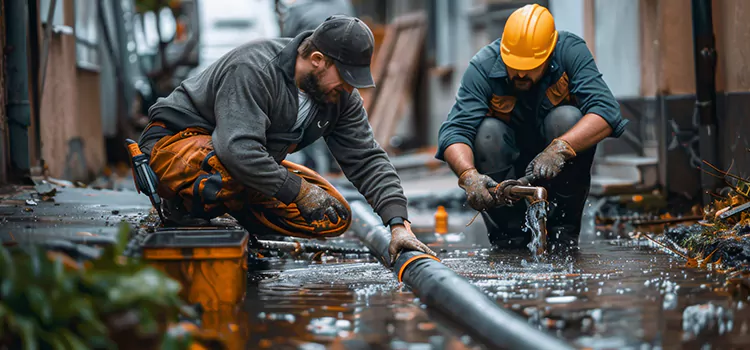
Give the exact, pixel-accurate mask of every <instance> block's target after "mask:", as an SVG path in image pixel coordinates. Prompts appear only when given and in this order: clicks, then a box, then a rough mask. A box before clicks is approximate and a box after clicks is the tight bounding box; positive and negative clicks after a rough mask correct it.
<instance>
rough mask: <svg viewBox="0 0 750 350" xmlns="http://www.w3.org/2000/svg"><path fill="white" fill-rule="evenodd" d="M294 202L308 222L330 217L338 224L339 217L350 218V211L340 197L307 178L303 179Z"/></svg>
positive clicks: (330, 219)
mask: <svg viewBox="0 0 750 350" xmlns="http://www.w3.org/2000/svg"><path fill="white" fill-rule="evenodd" d="M294 203H295V204H297V210H299V213H300V215H302V217H303V218H304V219H305V221H307V223H308V224H312V223H313V221H320V220H325V217H328V220H329V221H330V222H331V223H333V224H337V223H338V222H339V219H344V220H346V219H348V218H349V211H348V210H346V207H344V205H343V204H341V202H340V201H339V200H338V199H336V198H335V197H333V196H331V195H330V194H329V193H328V192H326V191H325V190H324V189H322V188H320V187H318V186H315V185H313V184H311V183H309V182H307V180H305V179H302V184H301V185H300V189H299V194H297V197H296V198H295V199H294Z"/></svg>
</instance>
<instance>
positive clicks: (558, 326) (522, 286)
mask: <svg viewBox="0 0 750 350" xmlns="http://www.w3.org/2000/svg"><path fill="white" fill-rule="evenodd" d="M441 258H442V259H443V263H444V264H445V265H446V266H448V267H450V268H452V269H453V270H454V271H456V272H458V273H459V274H461V275H463V276H465V277H466V278H467V279H468V280H469V281H471V282H472V284H474V285H476V286H477V287H479V288H480V289H481V290H482V291H484V292H485V293H486V294H487V295H489V296H490V297H492V298H493V299H495V300H497V302H498V303H499V304H500V305H502V306H504V307H506V308H509V309H511V310H513V311H514V312H516V313H518V314H519V315H521V316H523V317H525V318H527V319H528V320H529V323H530V324H531V325H533V326H534V327H537V328H540V329H545V330H548V331H549V332H551V333H553V334H555V335H556V336H558V337H560V338H562V339H565V340H567V341H568V342H570V343H571V344H572V345H574V346H575V347H578V348H596V349H614V348H617V349H621V348H626V349H627V348H630V349H652V348H670V349H671V348H701V349H703V348H721V349H727V348H746V347H750V336H749V335H748V332H750V329H749V328H748V327H749V326H750V312H749V311H748V310H747V302H748V299H747V293H741V294H743V295H732V293H729V292H728V290H727V288H726V285H725V282H726V276H725V275H723V274H721V273H718V272H714V271H710V270H706V269H694V268H686V267H684V261H683V260H682V259H681V258H678V257H672V256H669V255H667V254H664V253H662V252H660V251H658V250H656V249H655V248H652V247H650V246H648V245H646V243H645V242H643V243H636V242H632V241H628V240H603V241H596V242H592V243H588V244H584V245H583V246H582V247H581V250H580V252H578V253H575V254H574V255H570V256H567V257H559V258H557V259H554V260H553V261H550V262H546V263H535V262H533V259H532V257H531V255H530V254H529V253H528V252H524V251H520V252H491V251H490V250H488V249H474V250H457V251H451V252H445V253H443V254H441ZM256 277H258V279H257V280H256V282H253V283H252V284H251V285H250V287H249V290H248V298H247V300H248V302H247V303H246V310H248V314H249V317H250V324H249V327H250V330H251V335H250V339H249V342H248V348H254V347H261V348H285V347H286V348H300V349H318V348H321V349H322V348H324V347H333V348H336V347H340V348H373V349H376V348H394V349H460V348H473V347H477V348H481V346H478V345H476V344H472V342H471V339H470V338H469V337H467V336H462V334H463V333H462V332H461V331H460V330H457V329H455V327H453V326H450V325H448V324H447V323H446V322H444V321H440V320H439V317H434V316H439V315H430V314H428V312H427V310H425V309H424V308H423V307H422V306H421V304H420V303H419V300H417V299H415V298H414V295H413V294H412V293H410V292H409V291H408V290H405V289H404V288H403V287H402V286H399V285H398V284H397V282H396V281H395V278H394V276H393V274H392V273H391V272H389V271H387V270H386V269H385V268H383V267H382V266H381V265H379V264H377V263H376V262H375V261H374V259H372V258H360V259H345V260H340V261H331V262H327V263H316V264H308V263H305V262H295V263H285V262H283V261H276V262H275V263H274V264H273V265H272V267H271V268H270V269H268V270H265V271H262V272H259V273H258V274H257V276H256ZM435 319H438V321H437V322H434V321H431V320H435Z"/></svg>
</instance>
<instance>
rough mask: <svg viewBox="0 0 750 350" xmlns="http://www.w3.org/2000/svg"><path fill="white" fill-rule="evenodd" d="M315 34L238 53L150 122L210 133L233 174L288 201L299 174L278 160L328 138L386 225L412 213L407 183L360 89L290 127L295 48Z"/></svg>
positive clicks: (190, 84) (155, 111) (156, 110)
mask: <svg viewBox="0 0 750 350" xmlns="http://www.w3.org/2000/svg"><path fill="white" fill-rule="evenodd" d="M310 34H312V31H307V32H304V33H302V34H300V35H298V36H297V37H295V38H275V39H268V40H261V41H255V42H251V43H248V44H245V45H243V46H240V47H238V48H236V49H234V50H232V51H231V52H229V53H227V54H226V55H225V56H223V57H222V58H220V59H219V60H218V61H216V62H215V63H214V64H212V65H211V66H209V67H208V68H206V70H204V71H203V72H201V73H200V74H197V75H196V76H194V77H191V78H189V79H186V80H185V81H183V82H182V83H181V84H180V86H179V87H177V88H176V89H175V90H174V91H173V92H172V93H171V94H170V95H169V96H167V97H166V98H161V99H159V100H158V101H157V102H156V103H155V104H154V105H153V106H152V107H151V109H150V110H149V115H150V116H151V119H152V121H161V122H163V123H165V124H166V125H167V129H169V130H170V131H172V132H176V131H179V130H183V129H185V128H188V127H201V128H204V129H206V130H209V131H211V132H212V140H213V144H214V149H215V151H216V155H217V156H218V158H219V160H221V162H222V164H224V166H225V167H226V168H227V170H228V171H229V173H230V174H231V175H232V176H233V177H234V178H236V179H237V180H239V181H240V182H241V183H242V184H243V185H245V186H247V187H249V188H252V189H255V190H257V191H259V192H261V193H263V194H266V195H269V196H273V197H275V198H277V199H279V200H280V201H282V202H284V203H286V204H289V203H291V202H292V201H293V200H294V199H295V197H296V196H297V194H298V193H299V190H300V183H301V178H300V177H299V176H297V175H295V174H293V173H291V172H289V171H288V170H287V169H286V168H285V167H283V166H281V165H280V162H281V161H282V160H283V159H284V158H285V157H286V155H287V154H288V153H291V152H294V151H297V150H299V149H302V148H304V147H306V146H308V145H310V144H311V143H313V142H314V141H315V140H317V139H319V138H320V137H323V138H324V139H325V141H326V143H327V145H328V147H329V148H330V150H331V153H333V155H334V157H335V158H336V160H337V162H338V163H339V165H340V166H341V168H342V170H343V172H344V174H345V175H346V177H347V178H348V179H349V180H350V181H351V182H352V184H354V186H355V187H356V188H357V189H358V190H359V192H361V193H362V194H363V195H364V196H365V198H366V199H367V201H368V202H369V203H370V205H371V206H372V207H373V209H374V210H375V211H376V212H377V213H378V214H379V215H380V217H381V218H382V219H383V222H384V223H387V222H388V221H389V220H390V219H391V218H393V217H396V216H400V217H403V218H408V216H407V211H406V197H405V196H404V194H403V189H402V188H401V181H400V179H399V177H398V175H397V174H396V170H395V168H394V167H393V165H392V164H391V162H390V160H389V159H388V156H387V154H386V153H385V151H383V149H382V148H381V147H380V145H378V144H377V142H376V141H375V139H374V136H373V132H372V128H371V126H370V124H369V122H368V119H367V113H366V112H365V109H364V107H363V106H362V98H361V97H360V95H359V92H358V91H357V90H354V92H353V93H352V94H346V93H342V94H341V95H340V96H341V97H340V99H339V102H338V103H335V104H327V105H320V106H318V108H319V112H318V113H317V114H316V117H315V118H311V119H309V120H308V121H307V122H306V123H307V124H306V125H305V126H304V127H303V128H302V129H303V130H299V131H296V132H292V131H291V129H292V126H293V125H294V123H295V121H296V120H297V109H298V107H297V95H298V89H297V87H296V85H295V81H294V69H295V63H296V60H297V48H298V47H299V45H300V43H301V42H302V40H303V39H304V38H306V37H308V36H309V35H310ZM303 131H304V132H303ZM154 143H155V141H152V140H144V142H143V143H141V148H142V149H144V152H148V150H150V149H151V148H152V147H153V144H154Z"/></svg>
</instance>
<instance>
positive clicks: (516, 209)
mask: <svg viewBox="0 0 750 350" xmlns="http://www.w3.org/2000/svg"><path fill="white" fill-rule="evenodd" d="M627 123H628V121H627V120H626V119H623V118H622V115H621V114H620V108H619V104H618V103H617V101H616V100H615V98H614V96H613V95H612V92H611V91H610V89H609V88H608V87H607V85H606V84H605V83H604V80H602V75H601V73H599V70H598V69H597V67H596V64H595V63H594V58H593V56H592V55H591V52H590V51H589V50H588V48H587V47H586V43H585V42H584V40H583V39H581V38H580V37H578V36H576V35H575V34H572V33H568V32H565V31H558V30H557V29H556V28H555V21H554V18H553V17H552V14H550V12H549V11H548V10H547V9H546V8H544V7H542V6H539V5H526V6H524V7H522V8H520V9H518V10H516V11H515V12H513V13H512V14H511V15H510V17H509V18H508V21H507V22H506V25H505V29H504V31H503V33H502V37H501V38H500V39H498V40H495V41H494V42H492V43H491V44H489V45H487V46H485V47H484V48H482V49H481V50H480V51H479V52H478V53H477V54H476V55H475V56H474V57H473V58H472V59H471V61H470V63H469V67H468V68H467V70H466V72H465V73H464V76H463V79H462V81H461V86H460V88H459V90H458V94H457V95H456V102H455V104H454V106H453V109H452V110H451V112H450V114H449V115H448V119H447V121H445V122H444V123H443V125H442V126H441V128H440V134H439V141H438V152H437V154H436V157H437V158H438V159H441V160H444V161H446V162H447V163H448V164H449V165H450V167H451V168H452V169H453V171H454V172H455V173H456V175H458V176H459V180H458V184H459V186H460V187H461V188H463V189H464V190H465V191H466V195H467V201H468V203H469V205H470V206H471V207H472V208H474V209H476V210H478V211H480V212H482V215H483V219H484V222H485V224H486V225H487V229H488V234H489V237H490V241H491V242H492V243H493V244H495V245H496V246H500V247H505V246H519V247H521V246H523V245H524V244H526V243H527V242H528V241H529V239H530V235H529V234H528V233H524V232H522V227H523V226H524V220H525V210H526V206H525V205H522V204H521V203H519V202H517V201H516V199H515V198H505V197H504V196H503V195H502V191H497V192H495V191H493V189H494V188H495V187H496V186H497V185H498V183H501V186H500V188H503V187H504V186H507V185H512V184H515V183H517V182H514V181H513V180H515V179H519V178H521V177H524V176H527V175H528V176H533V178H534V179H535V180H534V184H535V185H539V186H544V187H545V188H547V191H548V199H549V202H550V212H549V216H548V220H547V229H548V240H549V241H550V242H551V243H554V242H559V243H560V245H564V246H571V245H572V246H575V245H577V243H578V235H579V231H580V226H581V215H582V212H583V206H584V203H585V201H586V197H587V196H588V192H589V187H590V184H591V164H592V162H593V159H594V152H595V150H596V147H595V146H596V144H597V143H598V142H600V141H602V140H603V139H604V138H606V137H608V136H612V137H619V136H620V134H622V132H623V131H624V129H625V125H626V124H627ZM506 180H510V181H506ZM496 193H498V194H496Z"/></svg>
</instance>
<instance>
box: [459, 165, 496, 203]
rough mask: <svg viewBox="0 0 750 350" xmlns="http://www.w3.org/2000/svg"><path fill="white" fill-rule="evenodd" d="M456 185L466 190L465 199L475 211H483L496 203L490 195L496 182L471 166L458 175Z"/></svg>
mask: <svg viewBox="0 0 750 350" xmlns="http://www.w3.org/2000/svg"><path fill="white" fill-rule="evenodd" d="M458 186H460V187H461V188H463V189H464V191H466V200H467V202H469V205H470V206H471V207H472V208H474V210H476V211H484V210H487V209H490V208H492V207H495V206H496V205H497V201H496V200H495V197H494V196H493V195H492V191H494V188H495V187H496V186H497V182H496V181H495V180H493V179H492V178H491V177H489V176H487V175H483V174H480V173H479V172H478V171H477V169H474V168H471V169H468V170H465V171H464V172H463V173H461V176H459V177H458Z"/></svg>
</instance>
